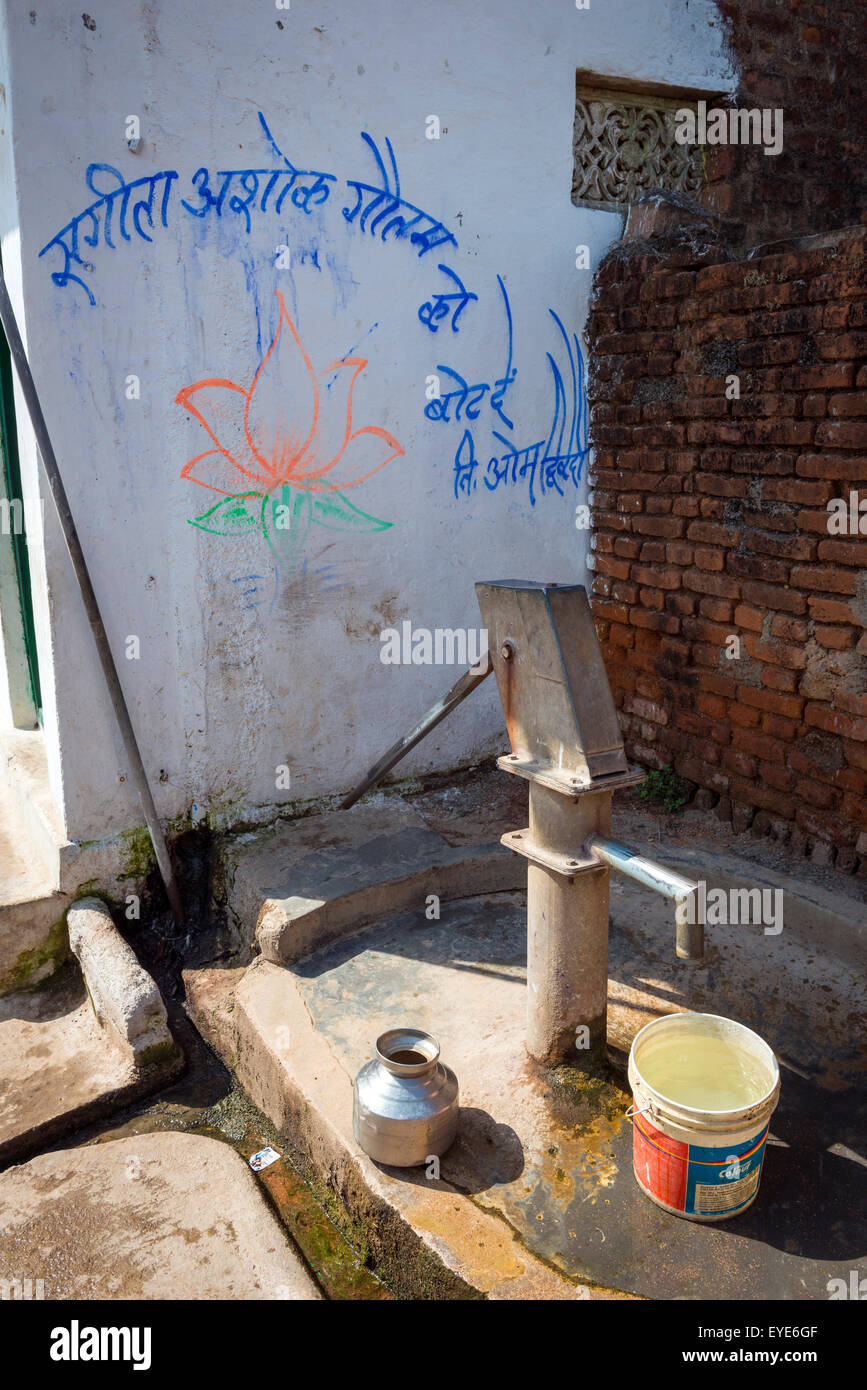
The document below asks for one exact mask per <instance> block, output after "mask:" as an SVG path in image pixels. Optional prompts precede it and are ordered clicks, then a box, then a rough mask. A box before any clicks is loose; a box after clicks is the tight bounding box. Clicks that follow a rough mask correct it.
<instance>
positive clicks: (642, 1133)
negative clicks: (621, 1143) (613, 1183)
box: [633, 1115, 768, 1216]
mask: <svg viewBox="0 0 867 1390" xmlns="http://www.w3.org/2000/svg"><path fill="white" fill-rule="evenodd" d="M767 1137H768V1126H767V1125H766V1126H765V1128H764V1129H763V1130H762V1131H761V1133H759V1134H756V1135H754V1136H753V1137H752V1138H751V1139H747V1140H745V1141H743V1142H741V1143H731V1142H730V1143H728V1144H727V1145H726V1146H725V1147H724V1148H706V1147H705V1146H704V1145H702V1144H685V1143H683V1142H682V1141H680V1140H678V1139H672V1138H671V1136H670V1135H668V1134H665V1133H664V1131H662V1130H660V1129H657V1128H656V1126H655V1125H654V1124H653V1123H652V1122H651V1121H650V1120H649V1119H648V1117H647V1115H636V1117H635V1119H634V1121H633V1161H634V1165H635V1176H636V1177H637V1178H638V1181H639V1182H640V1183H641V1184H642V1186H643V1187H644V1188H645V1189H646V1190H647V1191H648V1192H649V1193H650V1194H651V1196H653V1197H656V1198H657V1199H658V1200H659V1201H661V1202H663V1203H664V1204H665V1205H666V1206H668V1207H671V1208H673V1209H674V1210H675V1211H682V1212H683V1213H684V1214H685V1215H687V1216H732V1215H734V1213H736V1212H738V1211H740V1210H741V1209H742V1208H743V1207H746V1206H748V1205H749V1203H750V1202H751V1201H752V1200H753V1198H754V1197H755V1195H756V1189H757V1188H758V1185H759V1178H760V1177H761V1174H762V1160H763V1158H764V1155H765V1141H766V1139H767Z"/></svg>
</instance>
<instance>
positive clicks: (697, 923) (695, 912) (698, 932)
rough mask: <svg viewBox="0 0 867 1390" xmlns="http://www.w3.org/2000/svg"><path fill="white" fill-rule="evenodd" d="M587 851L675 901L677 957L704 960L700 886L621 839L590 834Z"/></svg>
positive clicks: (612, 867)
mask: <svg viewBox="0 0 867 1390" xmlns="http://www.w3.org/2000/svg"><path fill="white" fill-rule="evenodd" d="M585 848H586V849H587V850H588V852H589V853H591V854H594V855H595V856H596V858H597V859H600V860H601V861H602V862H603V863H604V864H607V865H608V867H609V868H610V869H616V870H617V872H618V873H621V874H625V875H626V877H627V878H632V879H634V880H635V882H636V883H640V884H642V885H643V886H644V887H645V888H652V889H653V891H654V893H660V894H661V895H662V897H664V898H673V899H674V903H675V910H674V920H675V926H676V928H677V955H678V958H679V959H680V960H688V961H692V962H694V963H695V962H698V961H701V960H703V959H704V923H703V922H702V920H701V917H700V911H701V908H700V902H699V892H698V884H697V883H694V882H693V881H692V879H691V878H684V877H683V875H682V874H676V873H675V872H674V870H673V869H666V868H665V867H664V866H663V865H662V864H657V863H655V862H654V860H652V859H645V857H644V855H642V854H637V853H636V852H635V850H634V849H629V848H628V847H627V846H626V845H621V844H620V842H619V841H618V840H608V839H606V838H605V837H604V836H602V835H591V836H590V838H589V839H588V840H587V842H586V845H585Z"/></svg>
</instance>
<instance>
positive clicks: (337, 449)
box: [175, 292, 404, 564]
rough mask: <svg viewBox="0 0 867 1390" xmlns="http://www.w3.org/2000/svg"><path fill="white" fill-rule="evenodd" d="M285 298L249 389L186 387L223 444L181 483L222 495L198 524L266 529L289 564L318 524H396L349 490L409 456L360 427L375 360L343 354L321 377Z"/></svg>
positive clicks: (193, 410) (187, 405)
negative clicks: (356, 425)
mask: <svg viewBox="0 0 867 1390" xmlns="http://www.w3.org/2000/svg"><path fill="white" fill-rule="evenodd" d="M277 300H278V302H279V305H280V318H279V321H278V324H277V331H276V332H275V334H274V338H273V340H272V342H271V346H270V347H269V348H268V351H267V352H266V353H265V356H264V357H263V359H262V361H261V363H260V364H259V368H258V370H257V372H256V374H255V376H254V378H253V381H252V384H251V385H250V386H249V387H248V388H245V387H243V386H238V385H237V384H236V383H235V382H233V381H228V380H220V379H217V378H213V379H209V380H206V381H197V382H195V383H194V384H193V385H192V386H185V387H184V389H183V390H182V391H179V392H178V394H177V396H176V397H175V400H176V402H177V404H178V405H182V406H183V407H184V409H185V410H188V411H189V412H190V414H191V415H193V416H194V417H195V418H196V419H197V420H198V421H199V423H200V424H202V425H203V426H204V428H205V429H206V430H207V432H208V434H209V436H210V438H211V441H212V445H213V447H212V448H210V449H207V450H206V451H205V452H204V453H202V454H198V455H197V456H196V457H195V458H194V459H190V461H189V463H187V464H185V465H184V467H183V468H182V469H181V477H182V478H188V479H190V481H191V482H194V483H198V484H199V486H200V487H203V488H208V489H210V491H211V492H212V493H217V494H219V500H217V501H214V502H213V504H212V505H211V506H210V507H209V508H208V510H207V511H205V512H202V514H201V515H199V516H197V517H194V518H193V519H191V521H190V525H191V526H198V527H199V528H200V529H201V530H203V531H211V532H214V533H215V534H216V535H221V536H240V535H246V534H248V533H249V532H251V531H261V532H262V534H263V535H264V537H265V539H266V540H267V542H268V544H269V545H270V546H271V548H272V550H273V551H274V553H275V555H276V556H277V559H278V561H280V562H281V563H284V564H285V563H286V562H291V561H294V560H295V559H296V558H297V556H298V554H299V553H300V550H301V547H302V546H303V544H304V540H305V539H306V536H307V532H308V531H309V529H310V526H311V525H312V524H314V523H316V524H318V525H320V526H326V527H330V528H332V529H335V530H348V531H381V530H384V529H386V528H387V527H389V526H391V524H392V523H391V522H390V521H379V520H378V519H377V518H376V517H373V516H369V515H368V514H367V513H366V512H363V511H361V510H360V509H359V508H358V507H356V506H355V505H354V504H353V503H352V502H350V501H349V500H348V498H347V497H345V496H344V493H345V490H346V489H348V488H352V487H357V486H358V484H359V483H363V482H364V481H365V479H366V478H369V477H371V475H372V474H374V473H377V472H378V471H379V469H380V468H384V467H385V465H386V464H387V463H390V462H391V460H392V459H394V458H398V457H400V456H401V455H402V454H403V452H404V451H403V449H402V448H401V446H400V444H399V443H398V442H397V440H396V439H395V438H394V436H393V435H391V434H389V433H388V431H387V430H384V429H381V428H379V427H378V426H375V425H367V426H365V427H364V428H363V429H358V430H353V421H352V410H353V406H352V395H353V390H354V388H355V383H356V381H357V380H358V378H359V376H360V375H361V373H362V372H363V371H364V369H365V367H366V366H367V359H366V358H364V357H342V358H340V359H339V360H338V361H335V362H329V364H328V365H327V366H326V367H324V368H323V369H322V371H320V372H318V373H317V372H316V371H315V370H314V368H313V365H312V363H311V361H310V358H309V357H308V356H307V353H306V352H305V350H304V347H303V345H302V343H301V339H300V338H299V336H298V332H297V330H296V328H295V325H294V323H293V322H292V319H291V318H290V316H289V314H288V313H287V310H286V305H285V303H284V302H283V296H282V294H280V293H279V292H278V293H277Z"/></svg>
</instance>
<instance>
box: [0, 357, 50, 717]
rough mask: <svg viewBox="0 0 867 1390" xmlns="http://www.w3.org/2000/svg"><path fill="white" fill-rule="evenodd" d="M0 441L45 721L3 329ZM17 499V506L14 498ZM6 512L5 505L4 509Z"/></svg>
mask: <svg viewBox="0 0 867 1390" xmlns="http://www.w3.org/2000/svg"><path fill="white" fill-rule="evenodd" d="M0 445H2V455H3V483H4V487H3V488H0V497H2V496H5V497H6V498H7V499H8V502H9V509H8V513H6V514H8V516H9V517H10V518H15V521H14V522H13V524H12V526H11V532H12V534H11V537H10V539H11V542H12V554H13V560H14V565H15V577H16V580H17V586H18V601H19V605H20V616H21V628H22V635H23V639H24V651H25V656H26V661H27V675H28V679H29V687H30V690H29V693H30V698H31V700H32V702H33V708H34V709H35V711H36V716H37V718H38V720H39V722H40V724H41V723H42V694H41V690H40V686H39V660H38V657H37V652H36V627H35V624H34V621H33V596H32V593H31V589H30V557H29V555H28V553H27V534H26V527H25V517H24V499H23V494H22V488H21V465H20V461H19V458H18V435H17V431H16V425H15V396H14V391H13V382H12V360H11V358H10V356H9V345H8V343H7V342H6V338H5V336H4V335H3V333H2V332H0ZM16 500H17V501H18V507H17V508H16V507H15V506H14V502H15V501H16ZM4 512H5V509H4Z"/></svg>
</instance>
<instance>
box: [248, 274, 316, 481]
mask: <svg viewBox="0 0 867 1390" xmlns="http://www.w3.org/2000/svg"><path fill="white" fill-rule="evenodd" d="M277 299H278V300H279V303H280V319H279V322H278V324H277V332H276V333H275V334H274V340H273V342H272V343H271V346H270V347H269V349H268V351H267V352H266V353H265V356H264V357H263V359H262V362H261V364H260V366H259V370H258V371H257V372H256V376H255V378H254V380H253V385H252V386H251V387H250V391H249V393H248V398H247V409H246V413H245V416H244V427H245V431H246V436H247V442H248V444H249V446H250V448H251V449H252V451H253V453H254V454H255V455H256V458H257V459H258V460H259V463H260V465H261V466H262V468H264V469H265V471H266V472H267V473H268V474H269V475H270V477H271V479H272V482H273V483H278V482H282V481H284V480H285V479H287V478H289V476H290V474H291V472H292V468H293V465H294V464H295V463H296V461H297V460H298V458H299V457H300V456H301V454H302V453H303V452H304V450H305V448H306V447H307V445H308V444H309V442H310V439H311V437H312V435H313V433H314V430H315V429H316V425H317V423H318V419H319V385H318V383H317V380H316V374H315V373H314V371H313V367H312V365H311V363H310V359H309V357H308V356H307V353H306V352H305V351H304V348H303V347H302V346H301V340H300V338H299V337H298V334H297V332H296V330H295V325H294V323H293V322H292V320H291V318H290V317H289V315H288V313H287V312H286V305H285V304H284V303H283V296H282V294H280V292H279V290H278V291H277Z"/></svg>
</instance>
